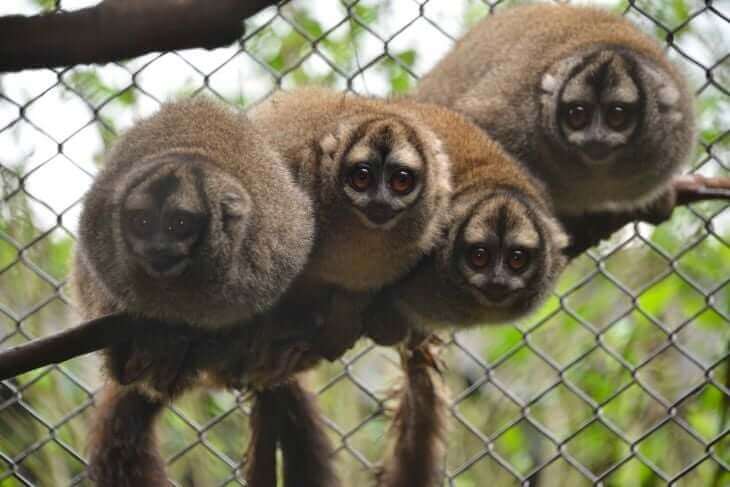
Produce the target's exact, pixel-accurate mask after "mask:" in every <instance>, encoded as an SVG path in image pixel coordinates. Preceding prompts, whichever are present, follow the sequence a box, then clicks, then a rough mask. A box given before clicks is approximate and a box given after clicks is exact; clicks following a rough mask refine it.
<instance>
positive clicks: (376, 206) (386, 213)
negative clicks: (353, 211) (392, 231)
mask: <svg viewBox="0 0 730 487" xmlns="http://www.w3.org/2000/svg"><path fill="white" fill-rule="evenodd" d="M397 213H398V212H397V211H395V210H394V209H393V208H392V207H391V206H389V205H384V204H380V203H373V204H371V205H368V206H367V207H366V208H365V215H366V216H367V217H368V220H370V221H371V222H373V223H375V224H376V225H382V224H384V223H387V222H388V221H390V220H391V219H392V218H393V217H394V216H395V215H396V214H397Z"/></svg>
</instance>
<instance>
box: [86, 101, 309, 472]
mask: <svg viewBox="0 0 730 487" xmlns="http://www.w3.org/2000/svg"><path fill="white" fill-rule="evenodd" d="M313 224H314V219H313V214H312V205H311V200H310V198H309V197H308V196H307V195H306V194H305V193H304V192H303V191H301V190H300V189H299V187H298V186H297V185H296V184H295V183H294V181H293V178H292V176H291V174H290V172H289V171H288V169H287V168H286V166H285V165H284V164H283V161H282V159H281V157H280V156H279V155H278V154H277V153H276V152H275V151H274V150H273V149H272V148H271V147H270V146H268V145H267V144H266V143H265V141H264V138H263V137H262V136H261V135H260V133H259V132H258V131H257V129H256V128H255V127H254V126H253V125H252V124H251V123H250V122H249V121H248V120H247V119H246V117H245V116H243V115H242V114H240V113H236V112H234V111H233V110H231V109H229V108H226V107H223V106H220V105H219V104H217V103H214V102H212V101H207V100H200V99H198V100H187V101H181V102H177V103H168V104H165V105H164V106H163V107H162V108H161V109H160V111H159V112H158V113H156V114H155V115H153V116H151V117H149V118H147V119H145V120H143V121H141V122H139V123H138V124H136V125H135V126H134V127H133V128H131V129H130V130H129V131H128V132H127V133H126V134H124V135H123V136H122V137H121V138H120V139H119V140H118V141H117V143H116V144H115V145H114V147H113V149H112V150H111V151H110V153H109V155H108V157H107V158H106V164H105V166H104V168H103V170H102V171H101V172H100V173H99V175H98V176H97V178H96V180H95V182H94V184H93V186H92V188H91V190H90V191H89V193H88V195H87V196H86V199H85V202H84V209H83V212H82V215H81V222H80V230H79V241H78V245H77V249H76V257H75V269H74V273H73V278H72V283H73V289H74V292H75V295H76V299H77V302H78V303H79V305H80V307H81V310H82V313H83V315H84V316H85V317H87V318H92V317H98V316H100V315H103V314H107V313H112V312H128V313H130V314H132V315H136V316H141V317H144V318H151V319H156V320H161V321H164V322H165V323H160V325H159V326H160V328H159V329H158V328H155V327H154V326H153V327H152V328H150V333H149V335H150V336H149V337H141V339H140V342H141V343H142V345H141V347H142V348H141V349H140V350H136V349H135V343H132V344H126V345H123V346H118V347H114V348H112V349H111V350H108V351H107V353H106V363H107V368H108V369H109V372H110V375H111V376H112V377H111V379H112V380H111V381H110V383H109V384H108V385H107V386H106V387H105V389H104V391H103V393H102V399H101V403H100V407H99V410H98V412H97V417H96V421H95V426H94V428H93V431H92V437H91V443H90V447H89V451H90V454H91V459H90V467H89V473H90V476H91V478H92V479H93V480H94V481H95V482H96V483H97V485H103V486H105V487H106V486H115V487H118V486H130V487H131V486H135V487H138V486H158V485H160V486H161V485H167V478H166V476H165V472H164V464H163V462H162V460H161V459H160V457H159V455H158V453H157V451H156V446H155V440H154V420H155V418H156V416H157V414H158V413H159V412H160V410H161V409H162V406H163V404H164V403H165V401H167V400H169V399H171V398H172V397H174V396H175V395H177V394H178V393H180V392H181V391H182V390H184V389H185V388H187V387H189V386H191V385H193V384H195V383H197V382H198V380H199V379H200V378H201V366H200V364H201V363H207V364H208V365H210V367H211V368H212V372H213V373H212V376H214V377H212V378H211V380H213V381H214V382H218V383H219V384H221V385H229V384H230V383H235V382H236V381H237V380H240V378H237V377H235V376H237V375H238V374H240V372H241V370H244V369H245V366H241V367H238V368H237V367H231V369H232V370H231V373H230V374H228V371H227V369H226V367H227V365H226V364H227V362H230V363H231V364H236V365H237V366H238V365H239V364H240V362H241V360H242V357H241V356H242V355H245V351H244V350H242V349H240V348H237V347H236V346H231V347H230V348H228V349H225V347H218V348H216V349H215V350H216V353H212V352H211V353H207V352H205V351H204V350H203V351H202V352H201V353H199V356H198V357H197V359H201V360H202V362H201V361H200V360H198V362H197V364H196V365H195V366H193V365H192V362H191V360H192V358H191V356H190V354H188V355H186V350H187V349H181V350H177V349H176V347H177V346H178V345H180V346H182V347H187V346H188V345H189V343H183V342H181V341H176V337H177V336H178V335H177V333H178V331H179V330H183V329H185V330H187V331H186V332H185V333H189V334H190V335H194V336H196V337H198V338H201V339H202V338H204V337H206V336H207V334H208V335H211V336H213V335H215V334H217V333H223V334H225V333H233V334H234V335H235V333H242V334H244V335H245V333H248V330H247V329H246V327H248V328H251V327H255V326H256V323H246V322H248V321H250V320H251V319H252V318H254V317H255V316H256V315H259V314H260V313H262V312H264V311H266V310H268V309H269V308H270V307H271V306H272V305H273V304H274V303H275V302H276V301H277V300H278V299H279V297H280V296H281V295H282V294H283V293H284V292H285V290H286V289H287V288H288V286H289V285H290V283H291V282H292V280H293V279H294V278H295V277H296V276H297V275H298V274H299V272H300V271H301V270H302V268H303V267H304V265H305V263H306V260H307V258H308V256H309V253H310V250H311V247H312V243H313V230H314V227H313ZM167 323H179V324H180V328H174V327H172V328H170V329H167V328H165V327H166V326H168V325H167ZM185 327H187V328H185ZM168 332H169V334H168ZM253 333H254V334H255V333H256V331H255V330H254V332H253ZM180 335H183V332H182V331H180ZM148 338H149V339H148ZM240 343H247V342H245V341H241V342H240ZM203 348H204V347H203ZM159 357H164V358H163V359H161V360H159V361H158V360H157V359H158V358H159ZM197 359H196V360H197ZM244 359H245V357H244ZM206 361H207V362H206ZM202 368H203V369H205V366H203V367H202ZM229 375H230V376H229ZM127 383H133V384H132V385H125V384H127Z"/></svg>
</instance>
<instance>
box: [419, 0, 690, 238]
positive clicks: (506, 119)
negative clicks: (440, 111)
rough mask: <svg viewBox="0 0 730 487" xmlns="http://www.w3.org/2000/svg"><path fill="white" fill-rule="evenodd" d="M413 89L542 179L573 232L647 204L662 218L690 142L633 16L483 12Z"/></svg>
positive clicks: (529, 9)
mask: <svg viewBox="0 0 730 487" xmlns="http://www.w3.org/2000/svg"><path fill="white" fill-rule="evenodd" d="M526 19H539V22H532V23H530V25H529V26H527V25H526V24H525V20H526ZM504 46H509V49H507V48H505V47H504ZM412 97H413V98H414V99H415V100H418V101H423V102H433V103H438V104H441V105H444V106H447V107H450V108H452V109H454V110H456V111H458V112H460V113H462V114H463V115H465V116H467V117H469V118H470V119H471V120H472V121H474V122H475V123H476V124H477V125H478V126H479V127H481V128H482V129H483V130H485V131H486V132H487V133H488V134H489V135H490V136H492V137H493V138H494V139H495V140H496V141H497V142H499V143H501V144H502V145H503V146H504V148H505V149H506V150H507V151H508V152H509V153H511V154H512V155H513V156H514V157H516V158H517V160H518V161H520V162H521V163H523V164H525V165H526V166H527V168H528V169H529V171H530V172H531V173H532V174H533V176H535V177H536V178H538V179H539V180H540V181H542V182H544V183H545V186H546V187H547V190H548V191H549V194H550V197H551V199H552V202H553V206H554V208H555V211H556V213H557V214H558V217H559V218H560V220H561V221H562V222H563V223H564V225H565V226H566V227H570V228H567V229H568V230H569V233H571V234H572V233H573V231H572V230H573V227H574V226H575V225H580V224H583V223H586V222H588V223H590V221H591V215H592V214H594V213H599V212H603V213H609V214H610V213H617V212H621V211H628V210H631V209H641V208H644V207H646V206H647V205H650V204H651V205H656V208H657V209H661V210H662V211H664V212H665V213H667V214H666V217H668V216H669V214H670V213H671V209H672V208H673V207H674V202H673V193H672V192H671V190H670V188H669V185H668V184H667V183H668V182H669V180H670V178H671V177H672V176H673V175H674V174H675V173H676V172H677V171H678V169H679V168H680V166H681V165H682V164H683V163H684V162H685V160H686V159H687V158H688V155H689V154H690V153H691V151H692V148H693V142H694V140H695V120H694V113H693V107H692V94H691V92H690V90H689V88H688V85H687V82H686V80H685V78H684V77H683V76H682V74H681V73H680V71H679V69H678V68H677V67H676V66H674V65H673V64H672V63H671V62H669V61H668V59H667V57H666V56H665V54H664V53H663V52H662V49H661V47H660V46H659V45H658V44H657V42H656V41H655V40H654V39H652V38H650V37H649V36H648V35H646V34H644V33H642V32H641V31H640V30H639V29H638V28H637V27H635V26H634V25H633V24H632V23H631V22H630V21H629V20H627V19H625V18H623V17H622V16H620V15H616V14H613V13H610V12H607V11H604V10H601V9H598V8H592V7H582V6H571V5H566V4H560V5H555V4H536V5H526V6H517V7H512V8H509V9H505V10H503V11H500V12H498V13H496V14H494V15H491V16H489V17H488V18H486V19H484V20H483V21H482V22H481V23H479V24H478V25H477V26H476V27H474V28H473V29H472V30H471V31H470V32H469V33H467V35H466V36H465V37H464V38H463V39H461V40H460V41H458V42H457V44H456V45H455V47H454V48H453V50H452V51H451V52H450V53H449V54H447V55H446V57H444V58H443V59H442V60H441V61H440V62H439V63H438V64H437V65H436V66H435V67H434V68H433V69H432V70H431V71H430V72H428V73H427V74H426V75H425V76H424V77H423V78H422V80H421V81H420V83H419V84H418V86H417V87H416V89H415V90H414V92H413V93H412ZM594 220H595V219H594Z"/></svg>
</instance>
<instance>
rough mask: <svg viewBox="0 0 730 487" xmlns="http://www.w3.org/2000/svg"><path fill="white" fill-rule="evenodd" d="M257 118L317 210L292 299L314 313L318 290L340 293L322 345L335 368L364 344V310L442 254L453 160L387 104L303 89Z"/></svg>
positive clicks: (274, 100) (277, 99) (276, 99)
mask: <svg viewBox="0 0 730 487" xmlns="http://www.w3.org/2000/svg"><path fill="white" fill-rule="evenodd" d="M249 116H250V117H251V119H252V120H253V121H254V123H256V124H257V126H259V127H260V128H261V129H262V131H264V132H265V133H268V134H271V137H270V138H269V141H270V143H271V144H272V145H273V146H274V147H275V149H276V150H278V151H279V152H280V153H282V154H283V155H284V157H285V160H286V161H288V163H289V167H290V168H291V170H292V172H293V173H294V174H295V178H296V180H297V181H299V182H300V184H301V185H302V187H303V188H305V189H306V190H307V191H308V193H309V194H310V196H311V197H312V200H313V202H314V206H315V210H316V212H315V213H316V227H317V230H316V237H315V244H314V248H313V250H312V254H311V256H310V259H309V262H308V263H307V265H306V267H305V269H304V271H303V272H302V275H301V276H300V277H299V278H298V279H297V281H296V282H295V284H294V285H293V286H292V289H291V292H290V293H289V295H290V296H295V295H301V294H304V295H306V296H307V298H306V300H304V302H303V303H297V304H301V305H303V306H305V307H306V306H308V304H309V303H310V302H312V301H313V300H312V298H311V292H312V290H313V289H328V290H330V292H329V293H328V294H327V296H328V299H329V302H328V303H327V304H326V305H325V306H324V307H325V308H327V309H328V313H329V314H330V317H321V319H322V321H323V322H324V323H325V324H324V325H323V327H322V328H323V329H326V330H327V333H326V334H325V335H327V336H321V337H320V339H318V340H316V341H317V343H318V344H319V345H320V347H321V348H322V350H321V351H322V353H323V355H324V356H325V357H327V358H329V359H332V358H334V357H337V356H339V355H341V354H342V352H343V350H345V349H346V348H345V347H349V346H350V345H351V344H352V343H354V341H353V337H354V338H356V337H359V335H360V333H359V332H360V330H359V326H358V325H357V322H358V321H359V320H358V319H357V316H359V313H358V312H356V309H355V308H357V306H358V305H359V306H360V307H361V309H362V310H364V304H365V302H366V301H367V296H369V295H370V294H372V293H373V292H374V291H377V290H378V289H380V288H382V287H383V286H386V285H387V284H389V283H392V282H395V281H396V280H397V279H398V278H400V277H402V276H403V275H405V274H406V273H407V272H408V270H409V269H411V268H412V267H413V266H414V265H415V263H416V262H417V261H418V260H420V258H421V257H422V256H424V255H426V254H427V253H428V252H429V251H430V250H431V249H432V247H433V245H434V243H435V241H436V240H437V237H438V235H439V234H440V231H441V228H442V225H443V222H444V221H445V218H446V207H447V205H448V199H449V192H450V188H451V179H450V173H449V170H448V161H447V159H446V157H445V155H444V153H443V149H442V147H441V143H440V141H439V140H438V138H437V137H435V136H434V134H433V133H431V131H430V129H429V128H428V127H427V126H426V125H425V124H423V123H422V122H420V121H417V120H415V119H412V118H409V117H408V116H402V115H400V114H398V113H396V112H395V111H393V110H391V109H390V108H388V104H387V102H385V101H383V100H376V99H370V98H365V97H359V96H354V95H348V94H343V93H338V92H335V91H332V90H328V89H324V88H302V89H298V90H295V91H293V92H289V93H287V92H278V93H277V94H275V95H274V96H272V97H271V98H270V99H269V100H267V101H266V102H265V103H263V104H262V105H259V106H257V107H255V108H254V109H252V110H251V111H249ZM307 293H309V294H307ZM333 293H334V294H333ZM332 296H335V297H334V298H332ZM301 301H302V300H301V299H300V302H301ZM315 301H316V300H315ZM296 307H297V306H293V308H296ZM328 323H331V324H332V326H327V324H328ZM343 323H348V325H347V327H346V326H345V325H344V324H343ZM348 329H350V331H351V332H350V333H348ZM342 334H347V335H349V336H348V337H344V338H343V336H342ZM328 336H331V337H332V340H328ZM328 341H334V342H337V343H339V344H340V346H336V343H335V344H328V343H326V342H328ZM328 349H329V350H328Z"/></svg>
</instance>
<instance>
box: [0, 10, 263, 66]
mask: <svg viewBox="0 0 730 487" xmlns="http://www.w3.org/2000/svg"><path fill="white" fill-rule="evenodd" d="M276 3H277V0H104V1H102V2H101V3H100V4H98V5H96V6H94V7H89V8H84V9H81V10H76V11H72V12H60V13H51V14H42V15H34V16H30V17H26V16H22V15H9V16H5V17H0V72H3V71H19V70H23V69H30V68H43V67H54V66H69V65H74V64H89V63H106V62H110V61H117V60H121V59H127V58H132V57H135V56H141V55H142V54H146V53H149V52H155V51H168V50H175V49H187V48H193V47H204V48H208V49H212V48H214V47H220V46H225V45H227V44H230V43H232V42H234V41H235V40H236V39H238V38H239V37H240V36H241V35H242V34H243V19H245V18H246V17H249V16H251V15H253V14H255V13H256V12H258V11H259V10H262V9H263V8H265V7H268V6H270V5H275V4H276Z"/></svg>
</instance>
